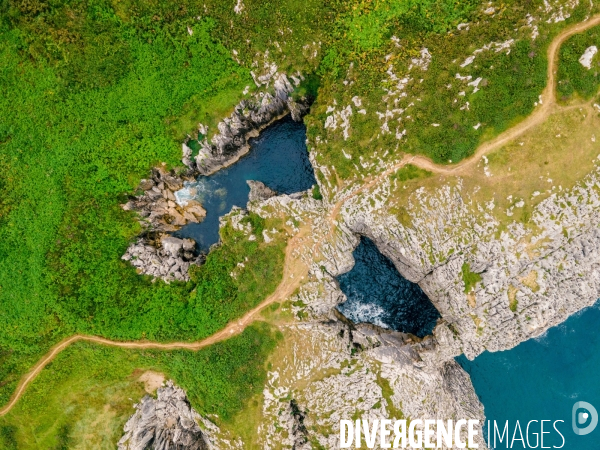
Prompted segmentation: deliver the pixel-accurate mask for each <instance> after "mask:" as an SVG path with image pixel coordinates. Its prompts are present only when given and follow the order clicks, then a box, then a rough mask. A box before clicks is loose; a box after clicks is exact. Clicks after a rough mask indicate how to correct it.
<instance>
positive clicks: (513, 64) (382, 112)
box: [307, 0, 598, 182]
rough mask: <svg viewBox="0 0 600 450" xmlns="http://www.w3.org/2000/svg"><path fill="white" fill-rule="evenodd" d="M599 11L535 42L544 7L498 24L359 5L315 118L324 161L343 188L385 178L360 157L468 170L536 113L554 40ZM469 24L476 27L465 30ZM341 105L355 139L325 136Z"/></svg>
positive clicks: (510, 14)
mask: <svg viewBox="0 0 600 450" xmlns="http://www.w3.org/2000/svg"><path fill="white" fill-rule="evenodd" d="M590 8H592V9H590ZM597 9H598V6H592V7H590V5H589V4H586V5H584V4H583V3H581V4H580V5H579V6H578V7H577V8H576V9H575V10H574V11H573V14H572V15H571V17H570V18H569V19H568V20H567V21H564V22H560V23H546V21H540V22H537V23H536V26H537V30H538V33H539V34H537V35H536V36H535V38H534V37H533V33H532V28H531V27H529V26H527V24H526V21H527V19H526V16H527V15H528V14H531V15H532V16H536V15H539V11H540V8H539V4H538V3H536V2H529V3H523V2H503V3H502V4H501V5H495V6H494V13H493V15H490V14H488V13H486V12H485V11H484V10H485V8H482V7H481V4H479V3H476V2H469V1H467V2H460V4H458V3H456V2H450V1H448V2H446V1H443V2H418V5H417V2H401V3H398V2H392V1H387V0H378V1H372V2H356V3H354V4H352V10H351V11H349V12H348V13H346V14H341V15H340V20H339V21H338V22H337V26H338V29H337V30H336V31H335V33H333V35H334V37H337V40H334V41H333V43H332V44H331V46H330V48H328V49H325V50H324V52H325V56H324V58H323V61H322V63H321V66H320V68H319V70H320V71H322V73H323V74H324V76H323V79H322V81H321V88H320V91H319V93H320V95H319V98H318V100H317V103H316V105H315V106H314V107H313V110H312V114H311V116H309V117H308V119H307V123H308V124H309V125H310V127H309V138H310V140H311V144H312V145H311V147H315V148H316V150H317V160H318V161H319V162H320V163H325V164H333V165H334V166H335V169H336V174H337V176H339V177H340V178H341V179H346V178H352V177H354V176H355V175H356V174H357V172H358V173H360V174H367V173H370V172H373V171H377V170H378V168H377V166H376V165H375V166H373V167H371V168H369V167H366V166H363V164H359V161H361V160H360V158H361V157H362V158H363V160H362V161H365V160H366V161H367V162H369V161H371V162H375V161H377V160H379V159H380V158H382V159H383V160H384V161H398V160H399V159H400V158H401V156H402V154H403V153H405V152H408V153H417V154H424V155H426V156H429V157H431V158H432V159H433V160H434V161H435V162H437V163H448V162H449V161H452V162H454V163H456V162H458V161H460V160H461V159H463V158H465V157H467V156H469V155H470V154H472V153H473V151H474V150H475V148H476V147H477V145H478V144H479V143H480V142H482V141H484V140H487V139H490V138H492V137H493V136H495V135H497V134H498V133H500V132H501V131H503V130H506V129H507V128H509V127H510V126H512V125H514V124H515V123H516V122H518V121H520V120H521V119H523V118H524V117H526V116H527V115H529V114H530V113H531V112H532V111H533V109H534V107H535V106H534V105H535V104H536V102H537V101H538V96H539V94H540V93H541V92H542V90H543V88H544V87H545V84H546V71H547V54H546V53H547V52H546V51H547V48H548V45H549V43H550V42H551V40H552V38H553V36H555V35H556V34H557V33H558V32H559V31H560V30H561V29H562V28H563V27H564V26H566V25H567V24H569V23H573V22H578V21H582V20H584V19H585V17H586V16H588V15H589V14H591V13H594V12H595V11H597ZM448 11H451V13H448ZM461 22H462V23H463V24H468V26H467V25H463V26H462V27H461V29H460V30H458V29H457V28H456V27H457V25H458V24H459V23H461ZM393 37H394V39H392V38H393ZM500 44H505V45H507V46H508V47H507V48H509V50H510V51H508V50H506V49H505V50H500V49H499V47H497V45H500ZM486 46H487V47H486ZM425 48H426V49H428V55H427V54H425V55H426V56H425V57H424V56H423V54H422V53H421V52H422V51H423V49H425ZM476 51H477V53H475V52H476ZM469 57H473V58H474V59H472V60H471V62H470V63H466V61H467V58H469ZM340 66H342V67H340ZM325 74H327V75H325ZM465 77H470V78H468V79H467V78H465ZM400 80H403V81H400ZM477 80H478V81H477ZM469 82H476V83H477V86H476V88H475V87H474V86H473V85H469V84H468V83H469ZM400 85H401V86H402V87H398V86H400ZM355 96H356V97H358V98H360V99H361V101H362V104H361V106H360V107H359V106H355V104H354V100H353V98H354V97H355ZM334 99H335V103H334ZM333 105H337V106H336V109H337V111H340V110H341V109H342V108H345V107H346V106H347V105H349V106H350V107H351V108H352V110H353V114H352V115H351V116H350V117H349V119H348V120H349V124H350V127H349V131H348V136H347V137H345V136H344V131H343V127H340V126H338V127H337V129H335V130H333V129H326V128H324V123H325V122H326V119H327V117H328V116H331V115H332V114H333V113H332V112H330V110H329V111H328V109H329V108H330V107H332V106H333ZM361 108H362V109H364V110H365V111H366V113H365V114H361V113H358V111H359V110H360V109H361ZM338 122H340V120H338ZM388 130H389V131H388ZM400 134H402V135H403V137H402V138H400V139H398V137H397V136H399V135H400ZM317 137H319V138H320V139H319V140H317ZM342 150H343V151H342ZM347 155H349V156H351V158H349V157H348V156H347ZM330 181H333V182H335V181H336V180H335V179H333V180H330Z"/></svg>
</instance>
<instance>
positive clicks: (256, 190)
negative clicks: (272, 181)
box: [246, 180, 277, 202]
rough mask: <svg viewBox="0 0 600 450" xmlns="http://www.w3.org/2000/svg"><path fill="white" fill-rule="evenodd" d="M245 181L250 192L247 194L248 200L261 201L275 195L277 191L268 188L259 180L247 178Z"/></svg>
mask: <svg viewBox="0 0 600 450" xmlns="http://www.w3.org/2000/svg"><path fill="white" fill-rule="evenodd" d="M246 183H248V186H250V194H249V195H248V201H249V202H262V201H263V200H268V199H270V198H271V197H275V196H276V195H277V192H275V191H274V190H273V189H271V188H268V187H267V186H265V184H264V183H262V182H260V181H254V180H248V181H246Z"/></svg>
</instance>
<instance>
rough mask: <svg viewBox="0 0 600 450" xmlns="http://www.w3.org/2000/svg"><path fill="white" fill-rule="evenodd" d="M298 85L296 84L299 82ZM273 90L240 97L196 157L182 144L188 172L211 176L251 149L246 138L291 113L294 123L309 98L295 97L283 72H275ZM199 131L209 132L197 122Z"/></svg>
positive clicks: (302, 113)
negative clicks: (296, 98)
mask: <svg viewBox="0 0 600 450" xmlns="http://www.w3.org/2000/svg"><path fill="white" fill-rule="evenodd" d="M298 84H299V83H298ZM273 89H274V92H273V94H271V93H270V92H262V91H261V92H260V93H258V94H256V95H255V96H254V98H251V99H248V100H242V101H241V102H240V103H238V105H237V106H236V107H235V108H234V110H233V112H232V113H231V115H230V116H229V117H227V118H225V119H224V120H223V121H222V122H220V123H219V124H218V126H217V128H218V130H219V131H218V133H216V134H215V135H214V136H213V137H212V138H211V139H210V141H209V139H208V137H204V138H203V139H202V140H201V141H199V144H200V149H199V152H198V154H197V155H196V156H192V155H193V151H192V149H191V148H190V147H189V146H188V144H189V140H188V141H187V142H185V143H183V145H182V150H183V159H182V162H183V163H184V164H185V165H186V166H187V167H188V169H189V170H190V173H191V174H194V175H197V174H200V175H211V174H213V173H215V172H217V171H218V170H220V169H222V168H224V167H227V166H230V165H231V164H234V163H235V162H236V161H237V160H239V159H240V158H241V157H242V156H243V155H245V154H246V153H248V151H250V146H249V144H248V141H249V140H250V139H251V138H253V137H257V136H258V135H259V133H260V131H262V130H263V129H264V128H266V127H268V126H269V125H271V124H272V123H273V122H276V121H277V120H279V119H282V118H283V117H285V116H286V115H287V114H291V116H292V119H293V120H295V121H296V122H299V121H301V120H302V117H303V116H304V115H305V114H306V113H307V112H308V109H309V107H310V99H307V98H304V99H299V100H294V98H293V97H292V94H293V92H294V89H295V88H294V86H293V85H292V83H290V81H289V80H288V78H287V76H286V75H285V74H278V75H276V76H275V77H274V80H273ZM199 128H200V130H199V131H200V132H201V133H202V134H203V135H205V134H207V133H208V131H209V130H208V129H207V127H205V126H203V125H200V127H199Z"/></svg>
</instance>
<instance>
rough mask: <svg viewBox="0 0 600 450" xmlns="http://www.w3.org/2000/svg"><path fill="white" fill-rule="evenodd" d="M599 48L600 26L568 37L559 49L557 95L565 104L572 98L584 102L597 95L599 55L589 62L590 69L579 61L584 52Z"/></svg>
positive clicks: (599, 78) (599, 84) (599, 73)
mask: <svg viewBox="0 0 600 450" xmlns="http://www.w3.org/2000/svg"><path fill="white" fill-rule="evenodd" d="M592 46H595V47H596V48H598V47H600V26H599V27H594V28H591V29H590V30H588V31H586V32H584V33H581V34H576V35H574V36H572V37H570V38H569V39H568V40H567V41H566V42H565V43H564V44H563V45H562V47H561V48H560V65H559V68H558V74H557V78H558V88H557V91H558V92H557V94H558V97H559V99H560V100H562V101H563V102H566V101H568V100H571V99H573V97H580V98H583V99H585V100H589V99H591V98H592V97H593V96H595V95H596V94H598V89H599V88H600V55H599V54H598V53H596V54H595V55H594V56H593V58H592V59H591V61H590V67H589V68H588V67H584V66H583V65H582V64H581V63H580V62H579V59H580V58H581V57H582V56H583V54H584V53H585V51H586V50H587V49H588V48H590V47H592Z"/></svg>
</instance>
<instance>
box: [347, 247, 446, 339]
mask: <svg viewBox="0 0 600 450" xmlns="http://www.w3.org/2000/svg"><path fill="white" fill-rule="evenodd" d="M353 256H354V260H355V265H354V267H353V268H352V270H350V271H349V272H346V273H344V274H342V275H340V276H338V277H337V280H338V282H339V283H340V288H341V289H342V292H343V293H344V294H346V297H347V300H346V301H345V302H344V303H342V304H340V305H338V310H339V311H340V312H341V313H342V314H343V315H344V316H346V317H347V318H348V319H350V320H351V321H353V322H354V323H360V322H368V323H372V324H374V325H378V326H380V327H384V328H390V329H393V330H396V331H401V332H403V333H411V334H414V335H415V336H419V337H424V336H426V335H428V334H431V333H432V331H433V328H434V327H435V324H436V321H437V319H439V318H440V317H441V316H440V313H439V312H438V310H437V309H436V308H435V306H433V304H432V303H431V301H430V300H429V298H428V297H427V296H426V295H425V293H424V292H423V291H422V289H421V288H420V287H419V285H418V284H416V283H412V282H410V281H408V280H407V279H406V278H404V277H403V276H402V275H400V273H398V271H397V270H396V267H395V266H394V264H393V263H392V261H390V260H389V259H388V258H387V257H386V256H384V255H383V254H381V253H380V252H379V250H378V249H377V247H376V246H375V244H374V243H373V241H371V240H370V239H369V238H366V237H364V236H363V237H361V240H360V244H359V245H358V247H356V249H355V250H354V252H353Z"/></svg>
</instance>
